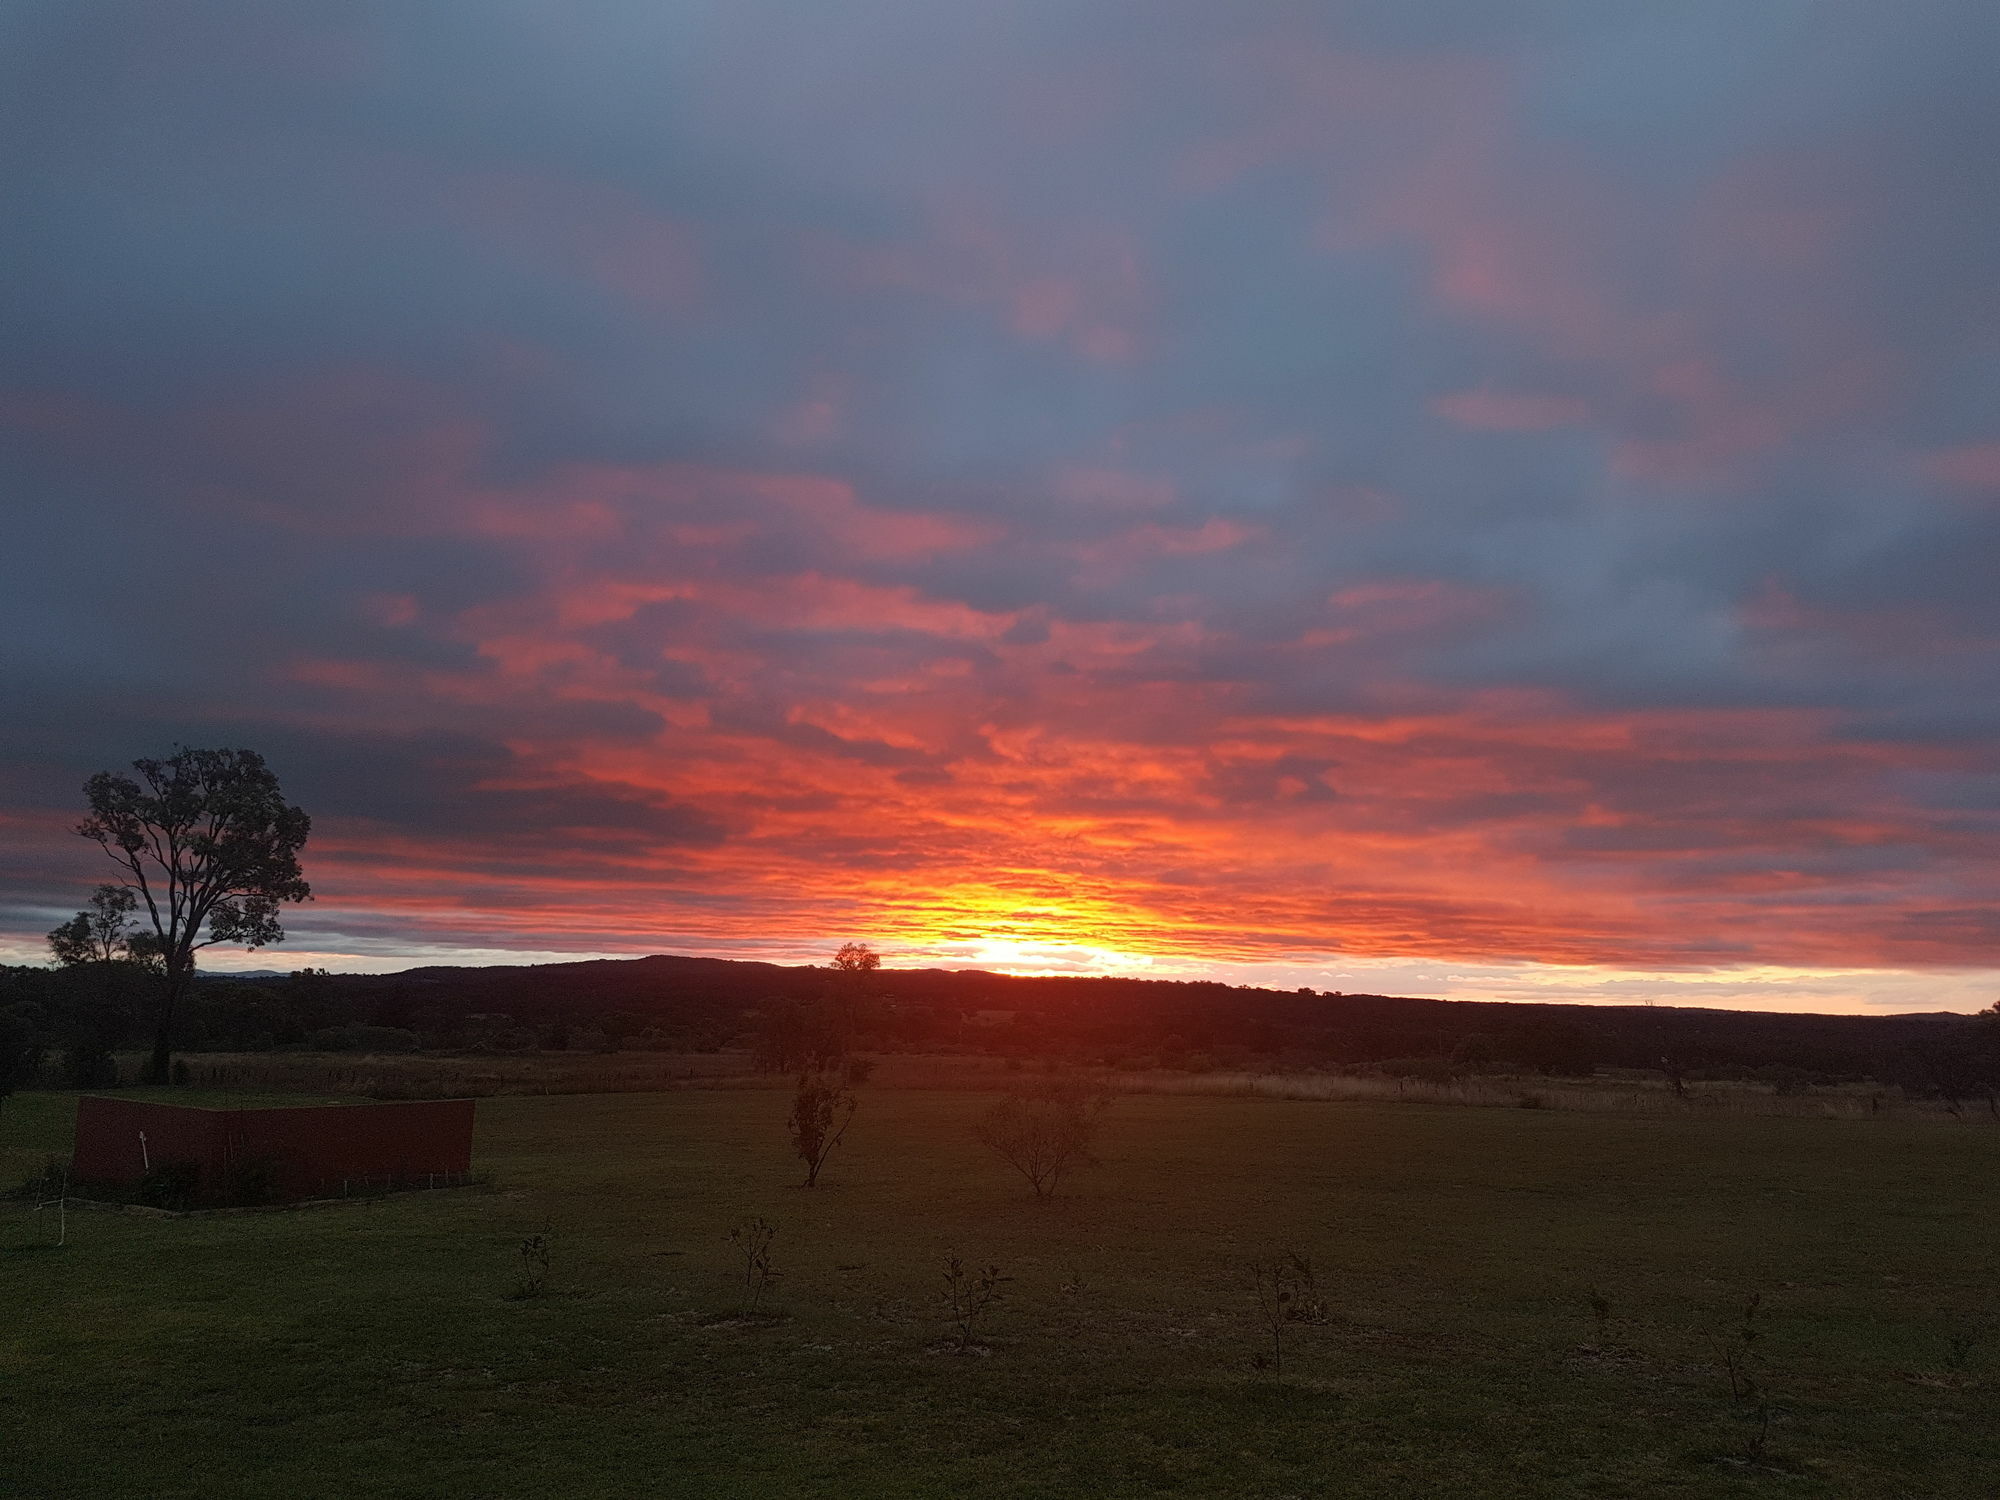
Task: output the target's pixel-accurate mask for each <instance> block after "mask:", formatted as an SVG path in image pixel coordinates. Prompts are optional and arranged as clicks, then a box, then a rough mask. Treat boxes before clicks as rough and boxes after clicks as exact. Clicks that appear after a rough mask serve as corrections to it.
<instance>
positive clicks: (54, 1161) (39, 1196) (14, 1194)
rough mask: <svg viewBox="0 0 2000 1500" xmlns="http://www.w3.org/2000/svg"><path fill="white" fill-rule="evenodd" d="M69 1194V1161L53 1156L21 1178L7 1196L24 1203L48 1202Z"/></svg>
mask: <svg viewBox="0 0 2000 1500" xmlns="http://www.w3.org/2000/svg"><path fill="white" fill-rule="evenodd" d="M68 1195H69V1163H68V1162H65V1161H61V1160H59V1159H58V1158H56V1157H53V1156H51V1157H50V1158H49V1159H48V1160H47V1161H45V1162H43V1163H42V1165H41V1166H39V1167H37V1168H36V1169H35V1170H34V1171H32V1172H30V1173H29V1174H28V1175H27V1176H26V1177H24V1178H22V1179H21V1183H20V1186H18V1187H16V1188H14V1189H13V1190H12V1191H10V1192H9V1193H8V1194H7V1196H8V1197H9V1198H13V1199H17V1200H18V1201H20V1202H23V1203H47V1202H48V1201H49V1200H50V1199H52V1198H63V1197H67V1196H68Z"/></svg>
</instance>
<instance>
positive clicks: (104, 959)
mask: <svg viewBox="0 0 2000 1500" xmlns="http://www.w3.org/2000/svg"><path fill="white" fill-rule="evenodd" d="M138 904H139V898H138V896H137V895H136V894H134V893H133V892H132V891H131V890H129V889H127V888H126V887H125V886H122V885H100V886H99V887H98V888H97V890H96V891H95V893H93V894H92V896H91V898H90V905H88V906H86V907H85V908H84V909H83V910H82V911H80V912H78V913H77V914H76V915H75V916H73V917H71V918H70V919H69V920H68V921H67V922H65V923H63V924H62V926H60V927H58V928H56V929H55V931H53V932H51V933H50V934H49V951H50V952H52V953H53V954H54V955H55V959H56V962H57V963H59V964H61V965H62V966H63V967H64V968H74V967H75V966H77V965H78V964H108V963H115V962H117V961H118V960H119V959H122V958H127V957H130V956H131V940H132V937H133V933H132V911H133V909H134V908H135V907H136V906H138Z"/></svg>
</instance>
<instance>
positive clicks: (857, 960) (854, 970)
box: [833, 943, 882, 974]
mask: <svg viewBox="0 0 2000 1500" xmlns="http://www.w3.org/2000/svg"><path fill="white" fill-rule="evenodd" d="M833 966H834V968H836V969H838V970H839V971H840V972H841V973H843V974H872V973H874V972H875V971H876V970H877V969H879V968H881V967H882V955H881V954H879V953H877V952H876V951H875V950H874V949H873V948H871V947H869V946H868V945H867V944H866V943H842V944H841V945H840V951H839V952H837V953H835V954H834V955H833Z"/></svg>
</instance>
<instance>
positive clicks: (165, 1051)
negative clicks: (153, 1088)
mask: <svg viewBox="0 0 2000 1500" xmlns="http://www.w3.org/2000/svg"><path fill="white" fill-rule="evenodd" d="M192 967H193V965H192V964H191V963H190V964H189V965H187V966H186V967H183V966H182V965H180V964H174V965H171V966H170V967H169V968H168V969H167V972H166V974H165V975H164V976H163V978H162V981H161V982H162V984H163V985H164V987H165V991H166V993H165V994H164V995H163V996H162V997H161V999H160V1015H159V1023H158V1025H157V1026H155V1027H154V1029H153V1056H152V1058H151V1060H150V1061H148V1062H147V1064H146V1076H145V1081H146V1082H147V1083H152V1084H163V1083H172V1082H173V1081H174V1017H175V1015H176V1014H177V1013H178V1012H179V1010H180V1003H181V996H182V995H184V994H186V993H187V987H188V978H189V975H188V969H189V968H192Z"/></svg>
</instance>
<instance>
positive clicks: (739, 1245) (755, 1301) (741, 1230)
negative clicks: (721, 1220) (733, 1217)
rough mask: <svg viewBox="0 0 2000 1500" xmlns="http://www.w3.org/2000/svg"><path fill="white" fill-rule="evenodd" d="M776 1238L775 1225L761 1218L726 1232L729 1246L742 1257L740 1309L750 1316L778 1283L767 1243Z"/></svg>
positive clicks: (758, 1217) (754, 1218) (743, 1223)
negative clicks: (742, 1308) (742, 1304)
mask: <svg viewBox="0 0 2000 1500" xmlns="http://www.w3.org/2000/svg"><path fill="white" fill-rule="evenodd" d="M777 1237H778V1231H777V1228H776V1226H775V1225H773V1224H771V1223H770V1222H769V1221H768V1220H766V1219H764V1218H763V1217H761V1216H755V1217H752V1218H748V1219H745V1220H744V1221H743V1222H742V1223H740V1224H738V1225H737V1226H736V1227H735V1228H734V1229H731V1230H730V1231H729V1243H730V1244H732V1245H734V1246H735V1247H736V1253H737V1254H738V1255H740V1256H741V1257H742V1258H743V1298H744V1306H745V1308H746V1309H747V1310H748V1311H749V1312H750V1314H751V1315H752V1316H753V1317H754V1316H755V1315H756V1314H757V1312H758V1311H759V1310H760V1308H761V1307H762V1305H763V1302H764V1297H765V1294H766V1293H768V1292H769V1291H770V1290H771V1288H772V1287H773V1286H775V1285H776V1284H777V1282H778V1278H779V1275H780V1273H779V1272H778V1271H777V1270H776V1268H775V1267H774V1266H773V1265H772V1263H771V1241H773V1240H774V1239H776V1238H777Z"/></svg>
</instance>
